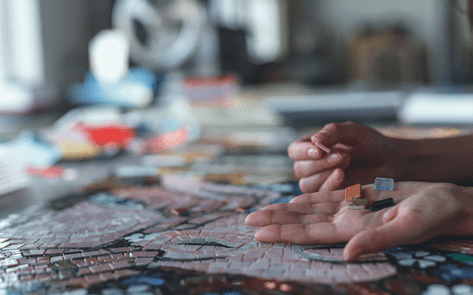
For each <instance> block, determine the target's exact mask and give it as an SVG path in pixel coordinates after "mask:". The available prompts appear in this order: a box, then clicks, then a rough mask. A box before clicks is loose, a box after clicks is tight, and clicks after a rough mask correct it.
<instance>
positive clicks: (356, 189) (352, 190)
mask: <svg viewBox="0 0 473 295" xmlns="http://www.w3.org/2000/svg"><path fill="white" fill-rule="evenodd" d="M360 197H361V184H359V183H358V184H355V185H352V186H349V187H347V188H345V201H347V202H350V201H351V200H352V199H357V198H360Z"/></svg>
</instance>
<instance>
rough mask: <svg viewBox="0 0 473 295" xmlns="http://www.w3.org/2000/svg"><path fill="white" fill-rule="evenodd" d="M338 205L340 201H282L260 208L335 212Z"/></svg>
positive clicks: (311, 212) (299, 211) (305, 211)
mask: <svg viewBox="0 0 473 295" xmlns="http://www.w3.org/2000/svg"><path fill="white" fill-rule="evenodd" d="M340 207H341V205H340V203H321V202H319V203H312V204H301V203H282V204H273V205H269V206H266V207H264V208H263V209H261V210H272V211H290V212H294V213H298V214H335V213H337V212H338V211H339V210H340Z"/></svg>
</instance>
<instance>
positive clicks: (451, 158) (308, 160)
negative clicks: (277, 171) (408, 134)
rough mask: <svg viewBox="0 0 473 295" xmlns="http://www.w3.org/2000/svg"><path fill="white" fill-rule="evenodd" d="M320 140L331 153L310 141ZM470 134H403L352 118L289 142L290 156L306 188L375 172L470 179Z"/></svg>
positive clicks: (360, 179)
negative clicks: (395, 135)
mask: <svg viewBox="0 0 473 295" xmlns="http://www.w3.org/2000/svg"><path fill="white" fill-rule="evenodd" d="M315 141H319V142H320V143H322V144H323V145H325V146H327V147H329V148H330V149H331V151H330V153H328V154H327V153H326V152H324V151H322V150H321V149H320V148H318V147H316V146H315V145H314V142H315ZM472 147H473V135H471V134H469V135H463V136H456V137H448V138H429V139H417V140H412V139H401V138H392V137H387V136H384V135H382V134H381V133H379V132H378V131H376V130H374V129H372V128H369V127H366V126H363V125H359V124H356V123H352V122H346V123H340V124H335V123H331V124H328V125H326V126H325V127H323V128H322V129H321V130H320V131H319V132H317V133H315V134H309V135H306V136H304V137H302V138H301V139H299V140H297V141H295V142H294V143H292V144H291V145H290V146H289V148H288V154H289V157H290V158H291V159H292V160H294V161H295V162H294V172H295V174H296V176H297V177H298V178H299V179H300V180H299V186H300V188H301V190H302V191H303V192H304V193H311V192H317V191H331V190H336V189H342V188H344V187H347V186H350V185H353V184H356V183H361V184H368V183H373V182H374V179H375V178H376V177H385V178H393V179H394V180H395V181H429V182H452V183H457V184H464V183H468V182H471V180H473V148H472Z"/></svg>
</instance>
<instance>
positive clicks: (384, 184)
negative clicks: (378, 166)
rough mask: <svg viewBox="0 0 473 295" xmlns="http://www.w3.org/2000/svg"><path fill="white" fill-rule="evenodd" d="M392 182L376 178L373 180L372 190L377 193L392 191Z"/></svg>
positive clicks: (391, 180) (388, 179)
mask: <svg viewBox="0 0 473 295" xmlns="http://www.w3.org/2000/svg"><path fill="white" fill-rule="evenodd" d="M393 187H394V180H393V179H392V178H382V177H376V179H375V180H374V189H375V190H378V191H392V190H393Z"/></svg>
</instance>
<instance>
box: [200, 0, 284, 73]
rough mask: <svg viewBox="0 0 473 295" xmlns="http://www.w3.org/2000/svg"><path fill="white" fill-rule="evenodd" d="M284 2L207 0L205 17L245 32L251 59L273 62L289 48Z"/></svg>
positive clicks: (269, 0)
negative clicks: (207, 14) (207, 11)
mask: <svg viewBox="0 0 473 295" xmlns="http://www.w3.org/2000/svg"><path fill="white" fill-rule="evenodd" d="M286 5H287V3H286V1H284V0H210V1H209V18H210V19H211V21H212V22H213V23H214V24H217V25H219V26H223V27H226V28H229V29H231V30H238V29H243V30H245V31H247V32H248V34H247V37H246V42H247V44H248V49H247V51H248V55H249V57H250V58H251V59H252V61H253V62H255V63H259V64H261V63H267V62H274V61H276V60H278V59H281V58H283V57H284V56H286V55H287V53H288V50H289V44H288V40H289V38H288V35H287V32H288V31H289V29H288V24H287V21H286V18H287V15H286V13H287V8H286Z"/></svg>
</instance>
